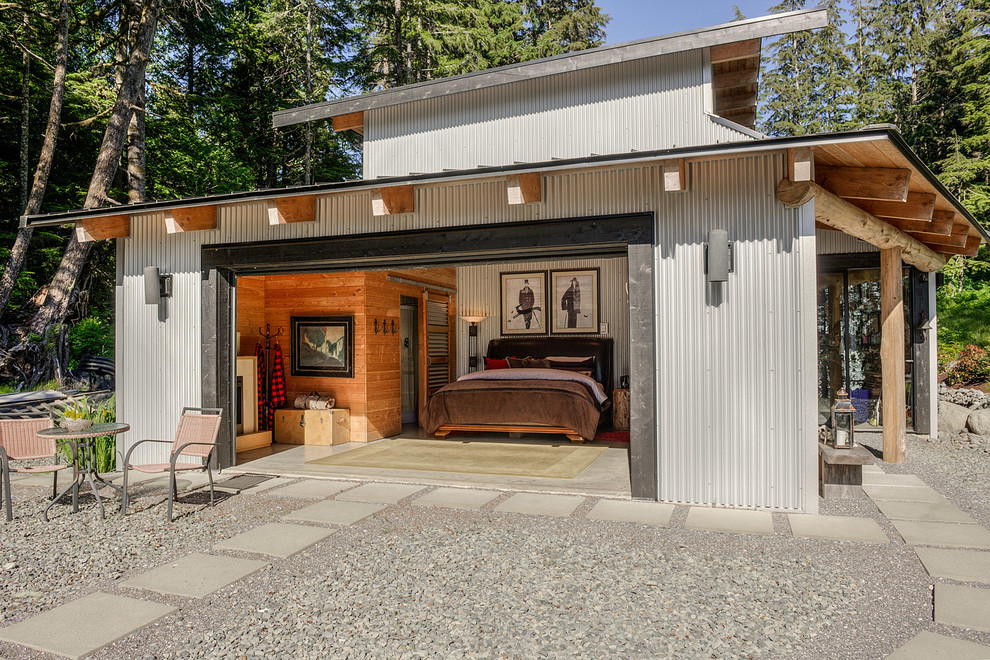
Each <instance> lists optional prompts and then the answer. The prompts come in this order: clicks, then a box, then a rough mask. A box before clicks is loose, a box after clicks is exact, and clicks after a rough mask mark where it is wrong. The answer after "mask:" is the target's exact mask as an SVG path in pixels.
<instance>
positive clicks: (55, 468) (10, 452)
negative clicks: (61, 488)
mask: <svg viewBox="0 0 990 660" xmlns="http://www.w3.org/2000/svg"><path fill="white" fill-rule="evenodd" d="M52 426H54V424H53V423H52V420H51V418H50V417H40V418H35V419H0V491H2V494H3V499H4V508H5V509H6V512H7V521H8V522H9V521H11V520H13V519H14V513H13V508H12V506H11V502H10V473H11V472H17V473H20V474H47V473H49V472H50V473H51V474H52V497H55V496H56V495H57V494H58V473H59V472H60V471H61V470H65V469H68V468H70V467H71V466H70V465H65V464H63V463H58V462H57V455H58V445H57V443H56V442H55V438H39V437H38V435H37V434H38V431H43V430H44V429H50V428H52ZM38 458H51V459H53V461H54V462H53V463H52V464H50V465H29V466H22V467H14V466H13V465H11V464H10V462H11V461H24V460H33V459H38Z"/></svg>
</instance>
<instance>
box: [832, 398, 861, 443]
mask: <svg viewBox="0 0 990 660" xmlns="http://www.w3.org/2000/svg"><path fill="white" fill-rule="evenodd" d="M855 426H856V408H854V407H853V404H852V402H851V401H850V400H849V395H848V394H846V391H845V390H844V389H840V390H839V391H838V392H836V393H835V403H834V404H833V405H832V446H833V447H835V448H836V449H852V448H853V432H854V427H855Z"/></svg>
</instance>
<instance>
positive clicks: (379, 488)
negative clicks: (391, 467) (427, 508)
mask: <svg viewBox="0 0 990 660" xmlns="http://www.w3.org/2000/svg"><path fill="white" fill-rule="evenodd" d="M421 490H424V487H423V486H415V485H409V484H365V485H363V486H358V487H357V488H355V489H353V490H349V491H347V492H346V493H341V494H340V495H338V496H337V499H338V500H343V501H346V502H377V503H379V504H395V503H396V502H398V501H399V500H404V499H405V498H407V497H409V496H410V495H412V494H414V493H418V492H419V491H421Z"/></svg>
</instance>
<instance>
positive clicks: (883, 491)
mask: <svg viewBox="0 0 990 660" xmlns="http://www.w3.org/2000/svg"><path fill="white" fill-rule="evenodd" d="M863 490H864V491H865V492H866V494H867V495H869V496H870V497H871V498H873V499H874V500H896V501H899V502H932V503H936V504H938V503H942V502H948V500H947V499H945V496H944V495H942V494H941V493H939V492H938V491H937V490H935V489H933V488H929V487H928V486H924V487H922V486H889V485H883V486H878V485H868V484H864V485H863Z"/></svg>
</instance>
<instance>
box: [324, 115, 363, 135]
mask: <svg viewBox="0 0 990 660" xmlns="http://www.w3.org/2000/svg"><path fill="white" fill-rule="evenodd" d="M331 121H332V122H333V130H334V131H336V132H337V133H340V132H342V131H354V132H355V133H357V134H358V135H364V111H361V112H349V113H347V114H345V115H337V116H336V117H331Z"/></svg>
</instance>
